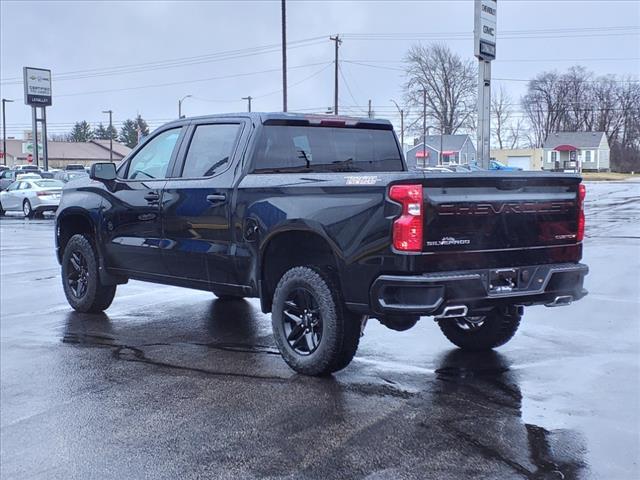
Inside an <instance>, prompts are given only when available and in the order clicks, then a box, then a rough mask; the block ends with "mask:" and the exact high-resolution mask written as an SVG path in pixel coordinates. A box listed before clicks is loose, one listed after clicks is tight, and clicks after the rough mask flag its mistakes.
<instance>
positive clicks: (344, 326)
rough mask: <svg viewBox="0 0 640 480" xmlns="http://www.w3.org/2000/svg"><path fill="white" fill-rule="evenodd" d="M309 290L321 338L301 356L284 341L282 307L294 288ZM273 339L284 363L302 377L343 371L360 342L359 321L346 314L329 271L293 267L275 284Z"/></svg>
mask: <svg viewBox="0 0 640 480" xmlns="http://www.w3.org/2000/svg"><path fill="white" fill-rule="evenodd" d="M300 287H303V288H305V289H306V290H308V291H309V292H310V293H311V294H312V296H313V298H314V300H315V302H316V303H317V305H318V310H319V312H320V315H321V320H322V337H321V339H320V342H319V344H318V346H317V348H316V350H314V351H313V352H312V353H310V354H308V355H301V354H299V353H297V352H296V351H295V350H294V349H293V348H292V347H291V346H290V345H289V342H288V341H287V338H286V335H285V331H284V318H283V317H284V313H283V312H284V303H285V301H286V300H287V297H288V295H289V294H290V293H291V292H292V291H293V290H295V289H296V288H300ZM271 321H272V326H273V336H274V338H275V341H276V344H277V346H278V348H279V349H280V353H281V354H282V357H283V358H284V360H285V362H286V363H287V364H288V365H289V366H290V367H291V368H292V369H293V370H295V371H296V372H298V373H302V374H304V375H313V376H320V375H327V374H330V373H333V372H337V371H338V370H342V369H343V368H345V367H346V366H347V365H349V363H350V362H351V360H352V359H353V357H354V355H355V353H356V351H357V350H358V344H359V342H360V329H361V321H362V317H360V316H357V315H355V314H353V313H351V312H349V311H348V310H347V309H346V308H345V306H344V303H343V301H342V299H341V295H340V290H339V288H338V287H337V285H336V282H335V281H334V280H333V278H332V275H331V273H330V272H329V271H327V270H325V269H322V268H318V267H312V266H301V267H294V268H292V269H290V270H288V271H287V272H286V273H285V274H284V275H283V276H282V278H281V279H280V281H279V282H278V286H277V287H276V290H275V293H274V295H273V307H272V313H271Z"/></svg>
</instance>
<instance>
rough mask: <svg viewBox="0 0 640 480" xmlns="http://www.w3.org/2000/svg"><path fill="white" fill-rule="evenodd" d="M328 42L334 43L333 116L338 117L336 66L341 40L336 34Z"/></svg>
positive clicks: (337, 66) (337, 65)
mask: <svg viewBox="0 0 640 480" xmlns="http://www.w3.org/2000/svg"><path fill="white" fill-rule="evenodd" d="M329 40H333V41H334V42H336V65H335V67H336V68H335V72H334V75H333V82H334V85H333V114H334V115H338V68H339V64H338V46H339V45H340V44H341V43H342V40H341V39H340V35H338V34H336V36H335V37H329Z"/></svg>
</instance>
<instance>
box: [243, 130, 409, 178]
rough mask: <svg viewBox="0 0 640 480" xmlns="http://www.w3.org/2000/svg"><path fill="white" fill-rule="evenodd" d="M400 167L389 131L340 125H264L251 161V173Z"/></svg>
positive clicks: (391, 170)
mask: <svg viewBox="0 0 640 480" xmlns="http://www.w3.org/2000/svg"><path fill="white" fill-rule="evenodd" d="M402 170H403V166H402V158H401V156H400V151H399V149H398V145H397V143H396V140H395V137H394V135H393V132H392V131H391V130H369V129H360V128H340V127H307V126H291V125H265V126H264V128H263V129H262V134H261V136H260V139H259V140H258V143H257V147H256V152H255V154H254V163H253V171H254V172H255V173H279V172H283V173H286V172H399V171H402Z"/></svg>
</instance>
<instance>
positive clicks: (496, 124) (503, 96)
mask: <svg viewBox="0 0 640 480" xmlns="http://www.w3.org/2000/svg"><path fill="white" fill-rule="evenodd" d="M511 115H512V108H511V97H510V96H509V93H508V92H507V91H506V90H505V88H504V86H503V85H500V90H498V92H494V94H493V95H491V116H492V124H491V127H492V130H493V137H494V139H495V143H497V145H498V148H499V149H500V150H502V149H503V148H504V144H505V142H506V137H507V131H508V128H509V122H510V120H511Z"/></svg>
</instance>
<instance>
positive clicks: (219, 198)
mask: <svg viewBox="0 0 640 480" xmlns="http://www.w3.org/2000/svg"><path fill="white" fill-rule="evenodd" d="M226 199H227V196H226V195H225V194H224V193H214V194H211V195H207V202H210V203H218V202H224V201H225V200H226Z"/></svg>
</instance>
